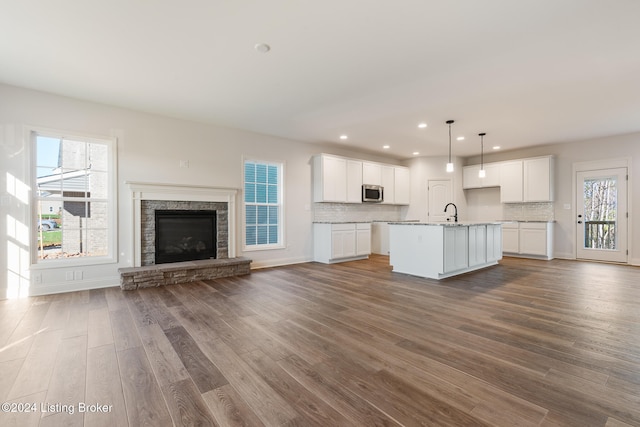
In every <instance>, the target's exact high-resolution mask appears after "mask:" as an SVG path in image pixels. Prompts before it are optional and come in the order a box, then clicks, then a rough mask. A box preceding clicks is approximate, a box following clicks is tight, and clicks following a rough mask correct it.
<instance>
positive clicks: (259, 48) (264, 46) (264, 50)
mask: <svg viewBox="0 0 640 427" xmlns="http://www.w3.org/2000/svg"><path fill="white" fill-rule="evenodd" d="M253 48H254V49H255V50H257V51H258V52H260V53H267V52H269V51H270V50H271V46H269V45H268V44H266V43H257V44H256V45H255V46H254V47H253Z"/></svg>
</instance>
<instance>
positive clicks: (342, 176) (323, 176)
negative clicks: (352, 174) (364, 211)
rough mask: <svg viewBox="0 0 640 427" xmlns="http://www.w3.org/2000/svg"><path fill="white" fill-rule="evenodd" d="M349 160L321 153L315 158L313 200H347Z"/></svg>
mask: <svg viewBox="0 0 640 427" xmlns="http://www.w3.org/2000/svg"><path fill="white" fill-rule="evenodd" d="M346 182H347V160H346V159H343V158H341V157H334V156H327V155H321V156H316V157H314V158H313V201H314V202H343V203H344V202H346V201H347V186H346Z"/></svg>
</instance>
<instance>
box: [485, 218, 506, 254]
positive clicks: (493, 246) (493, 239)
mask: <svg viewBox="0 0 640 427" xmlns="http://www.w3.org/2000/svg"><path fill="white" fill-rule="evenodd" d="M500 259H502V227H501V226H500V225H497V224H489V225H487V262H493V261H498V260H500Z"/></svg>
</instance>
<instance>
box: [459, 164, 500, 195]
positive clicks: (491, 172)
mask: <svg viewBox="0 0 640 427" xmlns="http://www.w3.org/2000/svg"><path fill="white" fill-rule="evenodd" d="M484 171H485V173H486V176H485V177H484V178H480V176H479V172H480V165H472V166H465V167H463V168H462V188H463V189H465V190H467V189H471V188H487V187H500V163H486V164H485V165H484Z"/></svg>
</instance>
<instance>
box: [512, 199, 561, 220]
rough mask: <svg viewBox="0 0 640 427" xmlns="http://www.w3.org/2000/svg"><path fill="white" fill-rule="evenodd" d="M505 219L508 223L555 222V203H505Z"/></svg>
mask: <svg viewBox="0 0 640 427" xmlns="http://www.w3.org/2000/svg"><path fill="white" fill-rule="evenodd" d="M502 209H503V214H504V219H505V220H508V221H553V220H555V217H554V215H555V214H554V210H553V202H535V203H534V202H531V203H505V204H504V205H502Z"/></svg>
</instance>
